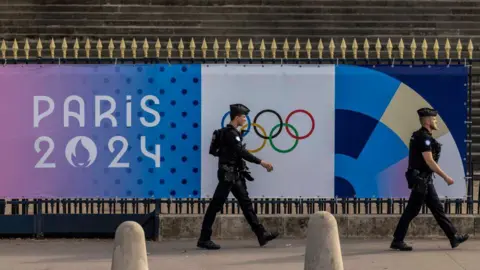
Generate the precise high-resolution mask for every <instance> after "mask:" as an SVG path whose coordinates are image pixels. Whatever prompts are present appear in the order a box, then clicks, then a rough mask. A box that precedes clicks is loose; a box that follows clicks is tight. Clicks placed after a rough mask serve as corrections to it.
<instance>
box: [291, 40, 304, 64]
mask: <svg viewBox="0 0 480 270" xmlns="http://www.w3.org/2000/svg"><path fill="white" fill-rule="evenodd" d="M301 48H302V47H300V42H299V41H298V38H297V39H296V40H295V45H293V49H294V50H295V58H296V59H300V49H301Z"/></svg>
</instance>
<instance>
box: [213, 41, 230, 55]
mask: <svg viewBox="0 0 480 270" xmlns="http://www.w3.org/2000/svg"><path fill="white" fill-rule="evenodd" d="M227 41H228V39H227ZM226 46H227V45H226V44H225V49H226ZM219 50H220V45H219V44H218V40H217V38H215V40H214V41H213V57H214V58H215V59H218V51H219Z"/></svg>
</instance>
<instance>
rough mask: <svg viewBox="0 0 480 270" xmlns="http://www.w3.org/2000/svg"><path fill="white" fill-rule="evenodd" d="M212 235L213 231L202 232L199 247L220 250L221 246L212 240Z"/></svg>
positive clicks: (204, 230)
mask: <svg viewBox="0 0 480 270" xmlns="http://www.w3.org/2000/svg"><path fill="white" fill-rule="evenodd" d="M211 235H212V230H207V229H202V231H201V232H200V238H199V239H198V242H197V247H199V248H204V249H220V246H219V245H217V244H215V243H214V242H213V241H212V240H210V237H211Z"/></svg>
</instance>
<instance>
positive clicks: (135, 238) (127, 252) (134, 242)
mask: <svg viewBox="0 0 480 270" xmlns="http://www.w3.org/2000/svg"><path fill="white" fill-rule="evenodd" d="M111 270H148V260H147V247H146V244H145V232H144V231H143V228H142V226H140V224H138V223H137V222H134V221H125V222H123V223H122V224H120V226H118V228H117V230H116V231H115V241H114V247H113V257H112V268H111Z"/></svg>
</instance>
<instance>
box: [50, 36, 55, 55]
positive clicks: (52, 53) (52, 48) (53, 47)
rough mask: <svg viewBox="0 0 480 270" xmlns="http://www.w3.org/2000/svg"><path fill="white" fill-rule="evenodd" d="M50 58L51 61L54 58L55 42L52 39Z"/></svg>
mask: <svg viewBox="0 0 480 270" xmlns="http://www.w3.org/2000/svg"><path fill="white" fill-rule="evenodd" d="M50 56H51V57H52V59H53V58H55V40H54V39H53V38H52V40H51V41H50Z"/></svg>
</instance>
